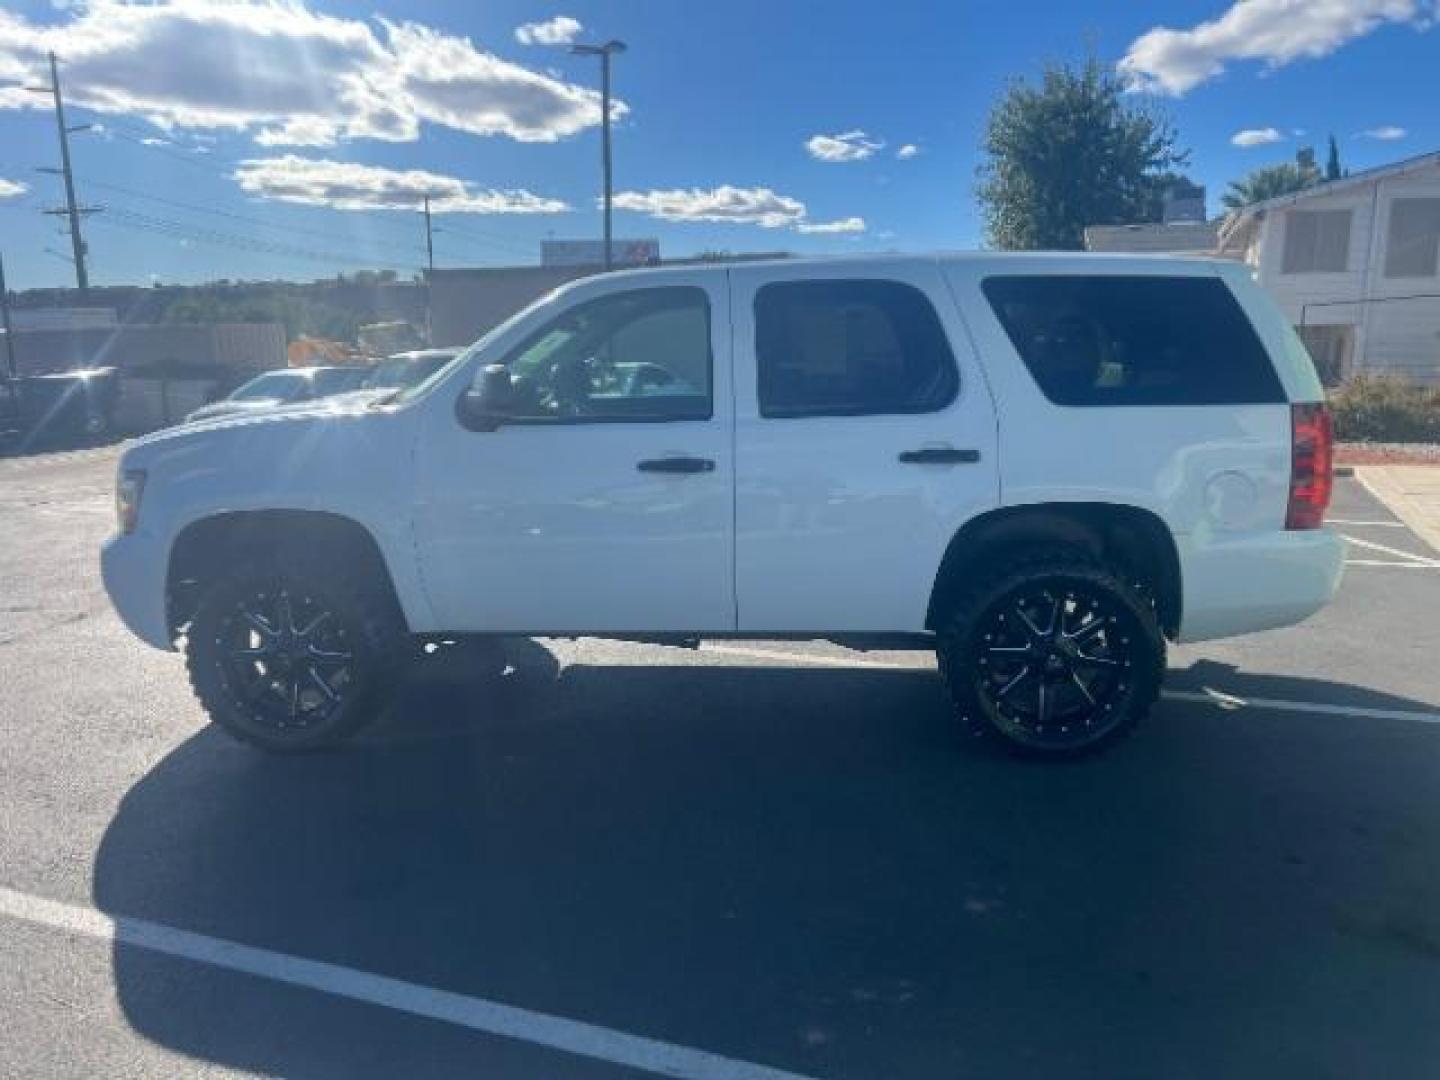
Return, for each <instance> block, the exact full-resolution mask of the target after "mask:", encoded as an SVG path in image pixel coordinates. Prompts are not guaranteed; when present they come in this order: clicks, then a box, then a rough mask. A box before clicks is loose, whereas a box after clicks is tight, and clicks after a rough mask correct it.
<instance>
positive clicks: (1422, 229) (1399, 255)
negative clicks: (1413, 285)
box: [1385, 199, 1440, 278]
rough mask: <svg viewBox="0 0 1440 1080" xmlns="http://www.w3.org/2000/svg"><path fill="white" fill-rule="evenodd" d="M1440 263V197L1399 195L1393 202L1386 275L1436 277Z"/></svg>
mask: <svg viewBox="0 0 1440 1080" xmlns="http://www.w3.org/2000/svg"><path fill="white" fill-rule="evenodd" d="M1437 264H1440V199H1396V200H1395V201H1394V202H1392V203H1391V204H1390V231H1389V234H1388V235H1387V237H1386V244H1385V276H1386V277H1387V278H1401V277H1434V276H1435V273H1436V269H1437Z"/></svg>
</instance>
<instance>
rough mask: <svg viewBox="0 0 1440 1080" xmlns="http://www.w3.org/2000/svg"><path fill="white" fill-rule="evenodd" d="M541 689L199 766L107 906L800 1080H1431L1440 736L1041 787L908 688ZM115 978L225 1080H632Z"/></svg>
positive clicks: (1313, 730)
mask: <svg viewBox="0 0 1440 1080" xmlns="http://www.w3.org/2000/svg"><path fill="white" fill-rule="evenodd" d="M542 654H543V655H542ZM548 657H549V654H548V653H544V650H541V649H539V647H538V646H532V647H531V648H530V650H529V651H528V652H527V653H525V655H524V656H523V658H522V660H521V662H520V663H519V665H518V669H517V671H516V672H515V673H514V674H513V675H512V676H511V677H510V678H509V679H507V680H505V681H504V682H503V683H502V684H501V685H500V686H499V687H498V688H495V687H491V688H488V689H481V688H477V687H474V686H469V685H466V684H465V683H464V682H463V680H456V679H453V678H437V679H431V680H428V681H424V682H422V683H420V684H419V685H417V686H416V687H414V688H413V689H412V690H411V691H410V692H409V693H408V694H407V695H406V697H405V698H404V699H403V700H402V702H401V703H400V705H399V706H398V707H397V709H396V711H395V715H394V716H393V717H392V718H391V720H390V722H389V723H388V724H387V725H386V727H385V729H384V730H381V731H379V732H377V733H376V734H375V735H374V736H372V737H371V738H370V739H369V740H367V741H366V742H364V743H362V744H360V745H357V746H356V747H354V748H352V749H350V750H348V751H346V752H342V753H337V754H333V755H328V756H311V757H305V758H300V759H269V758H265V757H262V756H260V755H258V754H256V753H253V752H251V751H249V750H246V749H245V748H243V747H240V746H237V745H234V744H232V743H231V742H230V741H229V740H228V739H226V738H225V737H224V736H222V735H219V734H216V733H214V732H205V733H202V734H199V735H197V736H195V737H194V738H193V739H191V740H189V741H188V742H186V743H185V744H184V745H183V746H181V747H180V748H178V749H177V750H176V751H175V752H174V753H172V754H171V755H170V756H169V757H167V758H166V759H165V760H164V761H162V762H161V763H160V764H159V765H157V766H156V767H155V768H154V769H153V770H152V771H151V772H150V773H149V774H148V775H146V776H145V777H144V778H143V779H142V780H141V781H139V782H138V783H137V784H136V785H135V786H134V787H133V788H132V790H131V791H130V792H129V793H128V794H127V795H126V797H125V798H124V800H123V802H122V803H121V805H120V807H119V809H118V811H117V813H116V815H115V818H114V820H113V822H112V823H111V825H110V827H109V829H108V831H107V833H106V835H105V838H104V840H103V843H102V845H101V847H100V850H99V853H98V856H97V863H96V867H95V899H96V901H97V903H98V905H99V906H100V907H101V908H102V909H104V910H105V911H107V912H109V913H111V914H113V915H115V916H128V917H133V918H140V919H147V920H153V921H156V922H160V923H164V924H167V925H170V926H175V927H181V928H184V929H187V930H193V931H198V932H201V933H205V934H211V935H215V936H218V937H222V938H226V939H230V940H234V941H239V942H243V943H246V944H249V945H254V946H259V947H263V948H267V949H273V950H278V951H281V952H286V953H292V954H296V955H299V956H304V957H309V958H315V959H323V960H328V961H331V962H334V963H337V964H343V965H347V966H351V967H355V968H359V969H362V970H365V971H372V972H378V973H383V974H385V975H389V976H393V977H396V978H401V979H407V980H411V981H413V982H416V983H421V984H424V985H427V986H434V987H440V988H443V989H446V990H451V991H456V992H460V993H465V994H471V995H476V996H479V997H484V998H487V999H492V1000H496V1001H501V1002H504V1003H507V1004H511V1005H517V1006H520V1007H523V1008H526V1009H531V1010H536V1011H539V1012H544V1013H551V1014H556V1015H560V1016H565V1017H569V1018H572V1019H579V1020H585V1021H589V1022H591V1023H595V1024H601V1025H605V1026H608V1027H612V1028H617V1029H620V1030H623V1031H628V1032H632V1033H636V1034H643V1035H648V1036H652V1037H655V1038H660V1039H664V1040H667V1041H670V1042H675V1043H679V1044H682V1045H687V1046H694V1047H699V1048H703V1049H706V1050H710V1051H713V1052H716V1053H720V1054H725V1055H727V1056H731V1057H735V1058H740V1059H745V1060H752V1061H759V1062H764V1063H767V1064H771V1065H775V1066H780V1067H785V1068H790V1069H794V1070H796V1071H799V1072H802V1073H809V1074H812V1075H820V1076H874V1077H904V1076H924V1077H930V1076H941V1075H943V1076H971V1075H974V1076H1014V1075H1033V1076H1071V1077H1074V1076H1104V1077H1128V1076H1135V1077H1153V1076H1166V1077H1190V1076H1194V1077H1206V1078H1208V1077H1212V1076H1216V1075H1223V1076H1226V1077H1248V1076H1256V1077H1262V1076H1263V1077H1266V1078H1274V1077H1287V1076H1307V1077H1308V1076H1337V1077H1339V1076H1357V1075H1387V1074H1393V1075H1400V1076H1415V1075H1422V1074H1425V1073H1426V1072H1427V1071H1428V1070H1429V1069H1431V1068H1433V1065H1434V1063H1435V1062H1436V1061H1437V1060H1440V991H1437V987H1440V871H1437V859H1436V852H1437V851H1440V784H1437V783H1436V780H1437V778H1440V727H1434V726H1428V725H1425V724H1420V723H1414V722H1406V721H1376V720H1357V719H1353V718H1348V717H1343V716H1325V717H1320V718H1317V717H1315V716H1313V715H1302V714H1298V713H1287V712H1275V711H1270V712H1258V711H1254V710H1244V709H1242V710H1239V711H1235V712H1227V711H1224V710H1221V709H1216V708H1213V707H1210V706H1206V705H1198V704H1190V703H1175V702H1166V703H1164V704H1162V705H1161V706H1160V707H1159V709H1158V710H1157V714H1156V715H1155V717H1154V718H1153V720H1152V722H1151V723H1150V725H1149V726H1148V727H1147V728H1145V729H1142V731H1141V732H1139V733H1137V735H1136V737H1135V738H1133V739H1131V740H1130V741H1128V742H1127V743H1125V744H1123V745H1121V746H1119V747H1116V748H1115V749H1114V750H1113V751H1112V752H1111V753H1109V754H1107V755H1105V756H1102V757H1099V758H1095V759H1092V760H1087V761H1082V762H1079V763H1075V764H1071V765H1065V766H1049V765H1036V764H1032V763H1027V762H1020V761H1015V760H1011V759H1009V758H1006V757H1004V756H1003V755H1000V754H996V753H987V752H979V751H977V750H974V749H972V748H970V747H968V746H967V745H966V744H965V743H964V742H963V741H962V740H960V739H959V738H958V737H957V735H956V733H955V730H954V725H953V724H952V721H951V718H950V715H949V713H948V710H947V708H946V705H945V703H944V701H943V698H942V695H941V690H940V687H939V685H938V682H937V680H936V679H935V677H934V675H933V673H931V672H927V671H906V670H896V671H893V672H892V671H883V670H844V669H837V668H813V669H795V668H764V667H736V666H713V667H706V666H695V665H686V666H676V667H648V668H640V667H604V668H587V667H568V668H565V669H564V670H563V671H562V670H558V669H557V668H556V666H555V665H554V662H553V660H549V659H548ZM1177 675H1178V676H1179V680H1178V681H1180V682H1181V683H1182V684H1186V685H1188V684H1187V683H1186V679H1187V678H1189V679H1191V680H1193V681H1194V682H1195V684H1196V685H1199V684H1200V683H1202V682H1208V683H1210V684H1211V685H1216V684H1217V683H1218V682H1219V681H1220V680H1219V679H1218V678H1216V676H1219V675H1223V676H1224V680H1223V686H1220V688H1221V689H1223V690H1225V691H1226V692H1228V693H1231V694H1236V695H1240V696H1241V697H1244V696H1246V695H1254V696H1257V697H1258V696H1265V697H1271V698H1280V699H1291V700H1307V701H1333V700H1337V699H1344V700H1349V701H1352V702H1354V703H1356V704H1363V705H1364V706H1365V707H1369V708H1384V709H1413V710H1423V709H1426V708H1427V706H1425V705H1423V704H1419V703H1416V702H1410V701H1405V700H1403V699H1397V698H1393V697H1388V696H1385V695H1379V694H1374V693H1361V692H1357V691H1354V690H1353V689H1350V688H1345V687H1338V686H1334V685H1331V684H1328V683H1323V682H1317V681H1308V680H1297V679H1284V678H1279V677H1262V676H1253V675H1250V674H1247V673H1245V672H1238V671H1228V670H1227V671H1220V670H1215V666H1214V665H1197V666H1196V668H1195V669H1191V671H1189V672H1180V673H1177ZM113 959H114V973H115V984H116V992H117V995H118V999H119V1002H120V1004H121V1006H122V1008H123V1009H124V1012H125V1015H126V1017H127V1018H128V1020H129V1022H130V1023H131V1024H132V1025H133V1026H134V1028H135V1029H136V1030H137V1031H139V1032H141V1033H142V1034H144V1035H145V1036H146V1037H148V1038H150V1039H153V1040H155V1041H156V1042H158V1043H160V1044H162V1045H164V1046H166V1047H169V1048H172V1049H174V1050H176V1051H179V1052H181V1053H184V1054H187V1055H190V1056H192V1057H195V1058H200V1059H205V1060H208V1061H214V1062H219V1063H223V1064H224V1065H227V1066H231V1067H238V1068H245V1069H253V1070H257V1071H260V1072H263V1073H266V1074H272V1073H278V1074H283V1075H287V1076H310V1077H321V1076H324V1077H329V1076H335V1077H339V1076H347V1077H348V1076H357V1075H385V1076H401V1075H427V1076H430V1075H449V1074H450V1073H452V1072H453V1073H454V1074H456V1075H460V1074H461V1073H464V1074H465V1075H471V1076H473V1075H485V1076H509V1075H518V1076H533V1075H545V1076H547V1077H549V1076H590V1075H619V1074H618V1073H615V1072H613V1071H612V1072H606V1071H603V1070H597V1069H592V1067H591V1065H590V1064H588V1063H586V1062H584V1061H581V1060H580V1059H572V1058H568V1057H561V1056H559V1055H549V1056H548V1057H547V1058H544V1059H542V1060H545V1061H546V1064H544V1065H543V1066H541V1065H537V1064H536V1061H537V1059H536V1058H535V1057H534V1056H533V1055H534V1054H535V1053H536V1051H534V1050H530V1049H527V1048H525V1047H524V1046H522V1045H520V1044H514V1043H507V1042H505V1041H503V1040H489V1039H481V1038H480V1037H477V1036H475V1035H473V1034H469V1033H465V1032H462V1031H458V1030H456V1029H453V1028H451V1027H449V1026H447V1025H444V1024H440V1023H436V1022H428V1021H418V1020H414V1019H411V1018H406V1017H403V1016H400V1015H399V1014H395V1013H389V1012H386V1011H384V1010H380V1009H376V1008H370V1007H365V1006H357V1005H353V1004H348V1003H345V1002H342V1001H339V1000H337V999H331V998H322V997H321V995H318V994H313V993H309V992H306V991H300V990H293V989H288V988H286V987H283V986H280V985H277V984H271V983H267V982H263V981H260V980H254V979H250V978H249V977H245V976H239V975H229V974H225V973H222V972H217V971H214V970H210V969H203V968H198V967H194V966H191V965H188V964H179V963H177V962H175V961H173V960H166V959H164V958H159V957H156V956H155V955H153V954H150V953H147V952H145V951H144V950H141V949H137V948H133V947H130V946H127V945H123V944H122V945H118V946H117V947H116V948H115V950H114V958H113ZM526 1054H529V1055H532V1056H530V1057H526V1056H525V1055H526Z"/></svg>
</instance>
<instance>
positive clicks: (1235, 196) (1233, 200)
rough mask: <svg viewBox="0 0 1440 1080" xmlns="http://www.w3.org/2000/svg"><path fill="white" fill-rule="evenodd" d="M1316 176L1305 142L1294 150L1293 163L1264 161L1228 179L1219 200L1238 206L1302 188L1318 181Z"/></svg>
mask: <svg viewBox="0 0 1440 1080" xmlns="http://www.w3.org/2000/svg"><path fill="white" fill-rule="evenodd" d="M1320 180H1321V172H1320V168H1319V166H1317V165H1316V164H1315V151H1314V150H1313V149H1312V148H1311V147H1308V146H1305V147H1301V148H1300V150H1299V152H1298V153H1296V155H1295V161H1294V162H1293V163H1291V162H1285V163H1284V164H1281V165H1266V166H1265V167H1264V168H1260V169H1256V170H1255V171H1254V172H1252V173H1251V174H1250V175H1249V176H1246V177H1243V178H1242V179H1239V180H1232V181H1230V187H1229V189H1228V190H1227V191H1226V192H1225V194H1224V195H1222V196H1220V201H1221V202H1222V203H1224V204H1225V207H1226V208H1227V209H1230V210H1241V209H1244V208H1245V207H1247V206H1249V205H1250V204H1251V203H1257V202H1264V201H1265V200H1266V199H1273V198H1276V197H1277V196H1279V195H1291V194H1294V193H1295V192H1297V191H1304V190H1305V189H1306V188H1309V187H1314V186H1315V185H1316V184H1318V183H1320Z"/></svg>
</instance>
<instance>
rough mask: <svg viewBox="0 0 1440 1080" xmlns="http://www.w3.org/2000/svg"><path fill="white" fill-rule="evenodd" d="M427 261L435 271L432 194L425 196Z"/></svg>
mask: <svg viewBox="0 0 1440 1080" xmlns="http://www.w3.org/2000/svg"><path fill="white" fill-rule="evenodd" d="M425 263H426V265H427V266H428V267H429V269H430V272H431V273H432V274H433V273H434V272H435V237H434V233H433V230H432V229H431V228H430V196H429V195H426V196H425Z"/></svg>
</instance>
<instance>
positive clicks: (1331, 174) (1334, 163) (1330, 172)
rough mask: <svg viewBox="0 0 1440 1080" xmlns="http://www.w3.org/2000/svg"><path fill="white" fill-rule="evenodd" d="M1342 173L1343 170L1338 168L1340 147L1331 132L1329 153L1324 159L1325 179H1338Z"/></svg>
mask: <svg viewBox="0 0 1440 1080" xmlns="http://www.w3.org/2000/svg"><path fill="white" fill-rule="evenodd" d="M1344 175H1345V171H1344V170H1343V169H1341V168H1340V147H1339V145H1338V144H1337V143H1336V142H1335V136H1334V135H1333V134H1332V135H1331V136H1330V155H1329V157H1328V158H1326V160H1325V179H1326V180H1339V179H1340V177H1342V176H1344Z"/></svg>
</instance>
